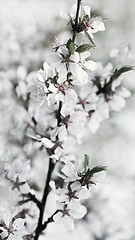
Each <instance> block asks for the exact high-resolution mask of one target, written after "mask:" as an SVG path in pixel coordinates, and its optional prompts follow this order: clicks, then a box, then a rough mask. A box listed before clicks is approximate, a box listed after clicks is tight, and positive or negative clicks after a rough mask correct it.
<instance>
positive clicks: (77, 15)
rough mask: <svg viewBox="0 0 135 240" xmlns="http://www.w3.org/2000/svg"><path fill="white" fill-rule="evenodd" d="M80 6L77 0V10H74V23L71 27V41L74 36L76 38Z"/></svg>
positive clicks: (79, 1) (73, 39)
mask: <svg viewBox="0 0 135 240" xmlns="http://www.w3.org/2000/svg"><path fill="white" fill-rule="evenodd" d="M80 7H81V0H77V11H76V18H75V25H74V28H73V38H72V41H73V42H75V38H76V33H77V26H78V18H79V10H80Z"/></svg>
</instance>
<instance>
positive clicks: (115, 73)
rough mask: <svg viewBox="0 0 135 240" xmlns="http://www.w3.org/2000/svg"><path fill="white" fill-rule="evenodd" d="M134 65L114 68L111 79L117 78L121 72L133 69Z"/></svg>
mask: <svg viewBox="0 0 135 240" xmlns="http://www.w3.org/2000/svg"><path fill="white" fill-rule="evenodd" d="M133 69H134V67H133V66H123V67H121V68H120V69H118V70H117V68H116V69H115V71H114V73H113V75H112V76H111V81H114V80H115V79H117V78H118V77H119V76H120V75H121V74H123V73H125V72H128V71H131V70H133Z"/></svg>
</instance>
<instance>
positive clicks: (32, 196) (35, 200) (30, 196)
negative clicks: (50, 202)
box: [28, 193, 41, 209]
mask: <svg viewBox="0 0 135 240" xmlns="http://www.w3.org/2000/svg"><path fill="white" fill-rule="evenodd" d="M28 196H29V198H30V199H29V201H32V202H34V203H36V205H37V207H38V208H39V209H40V208H41V202H40V201H39V200H38V199H37V198H36V196H35V195H34V194H32V193H28Z"/></svg>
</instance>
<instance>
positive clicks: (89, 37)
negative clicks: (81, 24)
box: [85, 31, 95, 47]
mask: <svg viewBox="0 0 135 240" xmlns="http://www.w3.org/2000/svg"><path fill="white" fill-rule="evenodd" d="M85 36H86V37H87V38H88V39H89V40H90V42H91V43H92V44H93V45H94V47H95V43H94V42H93V40H92V38H91V36H90V35H89V33H88V32H87V31H85Z"/></svg>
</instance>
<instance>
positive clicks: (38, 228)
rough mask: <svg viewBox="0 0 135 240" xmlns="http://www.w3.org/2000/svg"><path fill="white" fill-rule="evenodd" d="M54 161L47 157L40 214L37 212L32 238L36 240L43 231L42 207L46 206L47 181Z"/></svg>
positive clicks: (49, 178)
mask: <svg viewBox="0 0 135 240" xmlns="http://www.w3.org/2000/svg"><path fill="white" fill-rule="evenodd" d="M54 166H55V165H54V163H53V160H52V159H51V158H50V159H49V166H48V174H47V179H46V184H45V188H44V192H43V197H42V201H41V208H40V214H39V219H38V225H37V228H36V231H35V237H34V240H38V238H39V236H40V234H41V233H42V231H43V224H42V221H43V216H44V209H45V206H46V201H47V197H48V193H49V182H50V180H51V175H52V172H53V169H54Z"/></svg>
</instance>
